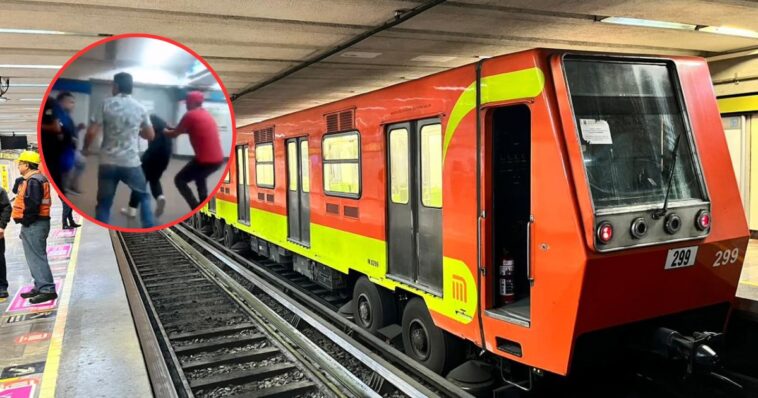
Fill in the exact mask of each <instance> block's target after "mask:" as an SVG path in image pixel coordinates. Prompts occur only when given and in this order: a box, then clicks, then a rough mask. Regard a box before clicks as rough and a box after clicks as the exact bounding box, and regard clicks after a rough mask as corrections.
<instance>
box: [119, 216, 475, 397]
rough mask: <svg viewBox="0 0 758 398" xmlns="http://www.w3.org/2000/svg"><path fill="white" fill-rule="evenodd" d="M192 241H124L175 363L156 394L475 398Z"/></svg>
mask: <svg viewBox="0 0 758 398" xmlns="http://www.w3.org/2000/svg"><path fill="white" fill-rule="evenodd" d="M190 234H191V232H189V231H188V230H186V229H184V228H181V227H179V228H177V229H176V230H175V231H171V230H166V231H161V232H155V233H150V234H118V240H119V242H120V243H121V245H122V247H123V250H124V252H125V255H124V256H123V257H125V259H126V261H127V262H128V263H129V264H130V266H131V272H132V274H133V276H134V280H135V285H136V286H138V287H139V290H140V295H141V297H142V303H143V304H144V306H145V308H146V309H147V313H148V316H147V317H146V318H149V319H150V322H151V328H152V332H153V333H152V335H154V336H155V337H157V338H158V339H157V340H158V341H159V344H158V345H157V346H158V347H159V350H160V354H156V355H154V356H156V357H157V356H161V357H162V359H163V362H164V363H165V368H166V369H165V371H163V372H158V373H159V374H161V375H162V377H153V375H152V373H151V379H155V380H153V384H154V391H159V390H164V391H167V390H169V389H167V388H166V387H165V384H169V383H170V384H172V385H173V389H171V390H172V391H171V392H172V394H171V396H179V397H185V396H186V397H191V396H198V397H222V396H238V395H244V396H256V397H257V396H266V397H268V396H302V397H322V396H325V397H333V396H361V397H363V396H367V397H371V396H375V397H379V396H386V397H401V396H412V397H427V396H435V395H442V396H460V395H464V396H465V395H466V394H465V393H464V392H463V391H460V390H457V388H456V389H455V390H453V391H452V392H445V391H444V390H442V391H441V390H440V389H439V388H435V386H434V383H432V385H429V384H424V383H420V382H418V381H417V380H415V379H413V378H411V377H409V376H408V375H406V374H404V370H402V369H398V368H397V367H395V366H393V365H392V364H390V363H389V362H387V361H386V360H384V359H382V358H381V357H379V356H377V355H376V354H374V353H372V352H370V351H368V350H366V349H360V348H356V345H357V343H356V342H355V341H354V340H353V339H352V338H351V337H350V336H349V334H348V333H344V331H340V330H338V329H335V328H334V327H333V326H328V325H325V324H324V323H323V320H321V319H319V318H318V316H313V315H312V314H309V311H308V310H307V309H306V308H305V307H302V306H299V305H296V304H294V303H292V302H288V301H287V300H288V299H289V300H292V299H291V298H290V297H288V295H287V293H283V292H279V293H276V292H275V291H274V290H273V289H274V288H273V286H267V285H265V281H251V280H248V279H245V278H243V277H241V276H240V275H239V274H237V275H234V276H230V274H231V273H230V272H229V271H230V270H229V269H228V268H229V267H228V264H227V263H231V260H230V259H229V258H224V257H223V256H220V253H216V254H217V255H219V256H215V257H214V256H211V254H212V253H210V252H208V250H207V249H208V248H204V247H203V245H199V244H198V242H194V241H191V239H189V237H190V236H191V235H190ZM196 249H200V251H198V250H196ZM224 268H226V269H224ZM122 273H123V271H122ZM253 282H255V283H253ZM136 319H137V318H136V317H135V320H136ZM139 329H140V328H139V327H138V330H139ZM142 334H149V333H144V332H143V333H140V335H141V336H140V338H141V340H142V338H143V337H142ZM146 345H149V344H143V351H144V347H145V346H146ZM147 357H148V355H147V353H146V358H147ZM440 379H441V378H440ZM169 380H170V381H169ZM442 380H443V383H444V379H442ZM156 383H159V384H163V385H164V386H156ZM451 386H452V385H451ZM456 390H457V391H456ZM174 392H175V395H174V394H173V393H174ZM156 395H160V394H157V393H156Z"/></svg>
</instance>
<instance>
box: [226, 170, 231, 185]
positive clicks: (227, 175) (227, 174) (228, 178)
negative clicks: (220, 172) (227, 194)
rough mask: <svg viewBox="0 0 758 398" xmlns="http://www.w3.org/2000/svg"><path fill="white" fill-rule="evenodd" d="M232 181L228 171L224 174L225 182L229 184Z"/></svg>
mask: <svg viewBox="0 0 758 398" xmlns="http://www.w3.org/2000/svg"><path fill="white" fill-rule="evenodd" d="M231 181H232V178H231V177H229V172H228V171H227V172H226V175H225V176H224V184H228V183H230V182H231Z"/></svg>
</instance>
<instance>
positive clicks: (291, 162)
mask: <svg viewBox="0 0 758 398" xmlns="http://www.w3.org/2000/svg"><path fill="white" fill-rule="evenodd" d="M287 163H288V165H287V172H288V173H289V180H290V182H289V190H290V191H297V144H296V143H295V141H290V142H288V143H287Z"/></svg>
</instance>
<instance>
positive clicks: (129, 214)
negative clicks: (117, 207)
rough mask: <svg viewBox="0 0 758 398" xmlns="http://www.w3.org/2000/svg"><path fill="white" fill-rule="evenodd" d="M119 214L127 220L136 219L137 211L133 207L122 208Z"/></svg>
mask: <svg viewBox="0 0 758 398" xmlns="http://www.w3.org/2000/svg"><path fill="white" fill-rule="evenodd" d="M121 214H123V215H125V216H127V217H129V218H134V217H137V209H135V208H134V207H122V208H121Z"/></svg>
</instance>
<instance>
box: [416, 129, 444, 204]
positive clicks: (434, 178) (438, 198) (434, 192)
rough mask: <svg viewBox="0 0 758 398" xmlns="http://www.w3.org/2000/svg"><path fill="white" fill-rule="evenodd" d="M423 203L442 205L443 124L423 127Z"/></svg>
mask: <svg viewBox="0 0 758 398" xmlns="http://www.w3.org/2000/svg"><path fill="white" fill-rule="evenodd" d="M421 203H422V204H423V205H424V206H426V207H442V126H441V125H440V124H439V123H436V124H427V125H426V126H423V127H421Z"/></svg>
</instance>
